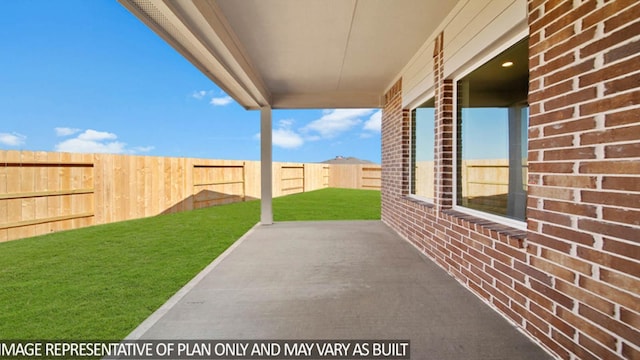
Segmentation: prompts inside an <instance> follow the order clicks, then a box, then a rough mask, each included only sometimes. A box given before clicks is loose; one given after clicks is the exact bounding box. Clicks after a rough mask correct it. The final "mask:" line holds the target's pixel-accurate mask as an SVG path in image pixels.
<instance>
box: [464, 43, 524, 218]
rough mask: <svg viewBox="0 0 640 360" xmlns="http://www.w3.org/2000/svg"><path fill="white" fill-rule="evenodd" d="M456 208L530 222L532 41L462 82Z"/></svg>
mask: <svg viewBox="0 0 640 360" xmlns="http://www.w3.org/2000/svg"><path fill="white" fill-rule="evenodd" d="M456 86H457V88H456V89H457V154H456V170H457V187H456V204H457V205H459V206H463V207H466V208H470V209H474V210H478V211H482V212H487V213H491V214H495V215H500V216H505V217H508V218H512V219H515V220H520V221H524V220H525V219H526V214H525V211H526V202H527V201H526V200H527V132H528V122H529V105H528V104H527V94H528V86H529V62H528V40H527V39H525V40H522V41H520V42H519V43H517V44H516V45H514V46H512V47H511V48H509V49H507V50H505V51H504V52H503V53H501V54H500V55H498V56H496V57H495V58H493V59H492V60H490V61H489V62H487V63H485V64H484V65H482V66H480V67H479V68H477V69H476V70H474V71H472V72H471V73H469V74H468V75H466V76H465V77H463V78H462V79H460V80H459V81H457V83H456Z"/></svg>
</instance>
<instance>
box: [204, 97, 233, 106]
mask: <svg viewBox="0 0 640 360" xmlns="http://www.w3.org/2000/svg"><path fill="white" fill-rule="evenodd" d="M232 101H233V99H232V98H231V96H221V97H214V98H211V101H210V102H209V103H210V104H211V105H213V106H225V105H229V104H231V102H232Z"/></svg>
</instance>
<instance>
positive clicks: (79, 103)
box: [0, 0, 380, 163]
mask: <svg viewBox="0 0 640 360" xmlns="http://www.w3.org/2000/svg"><path fill="white" fill-rule="evenodd" d="M2 5H3V11H2V13H0V39H2V41H0V54H2V56H0V149H3V150H34V151H36V150H37V151H69V152H107V153H122V154H136V155H153V156H178V157H199V158H215V159H239V160H258V159H259V157H260V142H259V139H258V136H257V135H258V133H259V131H260V114H259V112H257V111H246V110H244V109H243V108H242V107H240V106H239V105H238V104H237V103H236V102H235V101H233V100H231V99H230V98H229V97H228V96H227V95H226V94H225V93H224V92H222V91H221V90H220V89H219V88H218V87H217V86H216V85H215V84H214V83H213V82H211V80H209V79H208V78H206V77H205V76H204V75H202V74H201V73H200V72H199V71H198V70H197V69H196V68H195V67H194V66H193V65H191V64H190V63H189V62H188V61H186V60H185V59H184V58H183V57H182V56H181V55H179V54H178V53H177V52H176V51H175V50H173V48H171V47H170V46H169V45H167V44H166V43H165V42H164V41H163V40H161V39H160V38H159V37H158V36H157V35H156V34H155V33H153V32H152V31H151V30H150V29H148V28H147V27H146V26H145V25H144V24H142V22H140V21H139V20H138V19H137V18H135V17H134V16H133V15H131V14H130V13H129V12H128V11H127V10H126V9H125V8H124V7H122V6H121V5H120V4H119V3H117V2H116V1H115V0H56V1H48V0H47V1H45V0H8V1H4V2H3V4H2ZM273 128H274V132H273V142H274V148H273V158H274V160H275V161H296V162H298V161H299V162H318V161H323V160H327V159H330V158H334V157H335V156H337V155H342V156H355V157H358V158H361V159H367V160H371V161H374V162H378V163H379V162H380V111H379V110H377V109H349V110H335V109H325V110H275V111H274V112H273Z"/></svg>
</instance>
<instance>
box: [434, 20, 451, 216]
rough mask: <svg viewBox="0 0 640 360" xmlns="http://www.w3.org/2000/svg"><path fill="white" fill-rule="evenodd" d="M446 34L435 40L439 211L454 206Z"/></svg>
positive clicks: (436, 159)
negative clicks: (444, 74)
mask: <svg viewBox="0 0 640 360" xmlns="http://www.w3.org/2000/svg"><path fill="white" fill-rule="evenodd" d="M443 43H444V33H440V35H438V37H437V38H436V40H435V45H434V49H433V70H434V78H435V79H434V81H435V129H434V130H435V150H434V151H435V152H434V161H435V179H434V182H435V184H434V186H435V198H434V202H435V205H436V210H437V212H438V213H439V212H440V211H442V210H445V209H449V208H451V207H452V205H453V184H454V179H453V151H454V148H455V147H454V146H453V82H452V81H451V80H450V79H443V73H444V64H443V61H444V55H443Z"/></svg>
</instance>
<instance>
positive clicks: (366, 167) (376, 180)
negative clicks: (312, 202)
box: [329, 164, 382, 190]
mask: <svg viewBox="0 0 640 360" xmlns="http://www.w3.org/2000/svg"><path fill="white" fill-rule="evenodd" d="M381 170H382V169H381V167H380V165H376V164H356V165H351V164H339V165H338V164H331V165H330V167H329V186H330V187H337V188H350V189H371V190H380V187H381V174H382V171H381Z"/></svg>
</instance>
